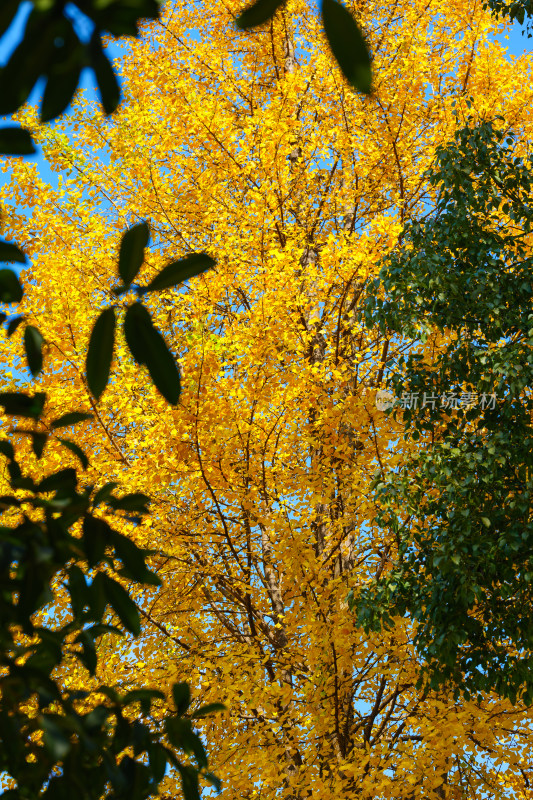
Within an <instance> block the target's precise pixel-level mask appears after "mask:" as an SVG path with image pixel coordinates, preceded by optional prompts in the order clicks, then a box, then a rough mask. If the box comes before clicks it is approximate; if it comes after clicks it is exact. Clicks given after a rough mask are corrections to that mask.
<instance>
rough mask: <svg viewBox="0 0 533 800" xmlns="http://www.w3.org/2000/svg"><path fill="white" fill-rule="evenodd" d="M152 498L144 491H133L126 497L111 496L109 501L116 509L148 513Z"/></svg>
mask: <svg viewBox="0 0 533 800" xmlns="http://www.w3.org/2000/svg"><path fill="white" fill-rule="evenodd" d="M149 502H150V498H149V497H148V495H146V494H142V492H132V493H131V494H126V495H124V497H111V498H110V499H109V500H108V501H107V503H108V505H109V506H111V508H114V509H115V511H140V512H141V513H143V514H147V513H148V507H147V506H148V503H149Z"/></svg>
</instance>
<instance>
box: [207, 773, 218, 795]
mask: <svg viewBox="0 0 533 800" xmlns="http://www.w3.org/2000/svg"><path fill="white" fill-rule="evenodd" d="M203 777H204V778H205V780H206V781H209V783H210V784H211V786H214V787H215V789H216V790H217V792H220V790H221V789H222V781H221V780H220V778H217V776H216V775H213V773H212V772H204V773H203Z"/></svg>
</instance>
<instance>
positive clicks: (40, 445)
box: [30, 431, 48, 458]
mask: <svg viewBox="0 0 533 800" xmlns="http://www.w3.org/2000/svg"><path fill="white" fill-rule="evenodd" d="M30 436H31V438H32V448H33V452H34V453H35V455H36V456H37V458H41V456H42V454H43V450H44V448H45V445H46V442H47V439H48V435H47V434H46V433H39V432H38V431H30Z"/></svg>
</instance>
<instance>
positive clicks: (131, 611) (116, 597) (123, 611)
mask: <svg viewBox="0 0 533 800" xmlns="http://www.w3.org/2000/svg"><path fill="white" fill-rule="evenodd" d="M103 577H104V590H105V595H106V598H107V600H108V602H109V604H110V605H111V606H112V607H113V611H114V612H115V613H116V615H117V616H118V618H119V619H120V621H121V622H122V624H123V625H124V627H125V628H126V629H127V630H128V631H130V633H132V634H133V635H134V636H138V635H139V633H140V632H141V620H140V617H139V611H138V610H137V606H136V605H135V603H134V602H133V600H132V599H131V597H130V596H129V594H128V593H127V591H126V590H125V589H124V588H123V587H122V586H121V585H120V584H119V583H117V582H116V581H114V580H113V579H112V578H110V577H109V576H108V575H104V576H103Z"/></svg>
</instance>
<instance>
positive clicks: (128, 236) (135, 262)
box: [118, 222, 150, 286]
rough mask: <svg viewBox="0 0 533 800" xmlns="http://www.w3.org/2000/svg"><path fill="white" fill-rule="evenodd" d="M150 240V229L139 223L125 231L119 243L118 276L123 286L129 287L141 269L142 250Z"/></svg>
mask: <svg viewBox="0 0 533 800" xmlns="http://www.w3.org/2000/svg"><path fill="white" fill-rule="evenodd" d="M149 239H150V227H149V225H148V223H147V222H140V223H139V224H138V225H134V226H133V227H132V228H130V229H129V230H127V231H126V233H125V234H124V236H123V237H122V241H121V243H120V252H119V257H118V274H119V275H120V277H121V278H122V283H123V284H124V286H129V285H130V283H131V282H132V281H133V280H134V278H135V276H136V275H137V273H138V272H139V270H140V268H141V267H142V264H143V261H144V248H145V247H146V246H147V244H148V241H149Z"/></svg>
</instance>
